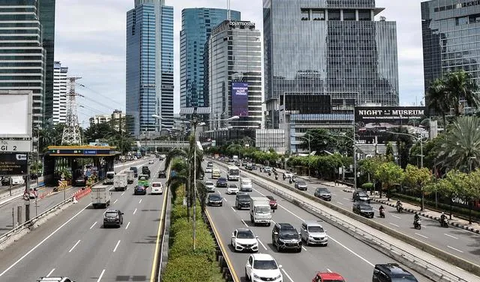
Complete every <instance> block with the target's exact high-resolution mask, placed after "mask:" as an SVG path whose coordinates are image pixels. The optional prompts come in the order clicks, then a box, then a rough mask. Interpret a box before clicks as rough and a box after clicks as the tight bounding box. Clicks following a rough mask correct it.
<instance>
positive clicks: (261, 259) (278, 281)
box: [245, 254, 283, 282]
mask: <svg viewBox="0 0 480 282" xmlns="http://www.w3.org/2000/svg"><path fill="white" fill-rule="evenodd" d="M281 267H282V266H281V265H278V264H277V262H276V261H275V259H274V258H273V257H272V256H271V255H269V254H252V255H250V256H249V257H248V259H247V263H246V265H245V276H246V278H247V281H270V282H283V275H282V272H281V271H280V268H281ZM259 275H261V276H259ZM254 277H262V279H261V280H259V279H258V278H255V280H254Z"/></svg>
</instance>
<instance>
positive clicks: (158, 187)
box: [150, 182, 163, 195]
mask: <svg viewBox="0 0 480 282" xmlns="http://www.w3.org/2000/svg"><path fill="white" fill-rule="evenodd" d="M162 193H163V185H162V182H152V192H150V194H152V195H153V194H162Z"/></svg>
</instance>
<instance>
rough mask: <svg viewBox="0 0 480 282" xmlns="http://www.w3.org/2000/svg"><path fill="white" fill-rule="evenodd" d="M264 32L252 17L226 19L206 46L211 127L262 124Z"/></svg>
mask: <svg viewBox="0 0 480 282" xmlns="http://www.w3.org/2000/svg"><path fill="white" fill-rule="evenodd" d="M261 38H262V36H261V34H260V31H259V30H257V29H255V24H254V23H252V22H248V21H228V20H226V21H224V22H223V23H221V24H220V25H218V26H217V27H216V28H215V29H214V30H213V31H212V34H211V35H210V38H209V39H208V42H207V44H206V49H205V85H206V91H207V93H210V129H211V130H217V129H219V128H224V127H225V126H226V125H225V124H226V122H225V120H226V119H228V118H231V117H233V116H238V117H239V119H237V120H233V121H231V122H229V125H230V126H232V127H233V128H251V129H254V128H260V127H261V124H262V42H261V40H262V39H261Z"/></svg>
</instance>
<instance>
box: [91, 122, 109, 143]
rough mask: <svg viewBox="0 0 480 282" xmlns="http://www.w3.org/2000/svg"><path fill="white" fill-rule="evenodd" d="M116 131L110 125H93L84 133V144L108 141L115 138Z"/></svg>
mask: <svg viewBox="0 0 480 282" xmlns="http://www.w3.org/2000/svg"><path fill="white" fill-rule="evenodd" d="M115 133H116V132H115V130H114V129H113V127H112V125H111V124H110V123H106V122H104V123H98V124H91V125H90V126H89V127H88V128H87V129H86V130H85V131H84V143H89V142H95V140H103V141H107V140H108V139H109V138H111V137H113V136H115Z"/></svg>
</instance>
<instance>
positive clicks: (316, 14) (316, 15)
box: [312, 10, 325, 21]
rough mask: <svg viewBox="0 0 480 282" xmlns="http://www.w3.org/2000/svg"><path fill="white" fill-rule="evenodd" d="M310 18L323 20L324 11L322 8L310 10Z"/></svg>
mask: <svg viewBox="0 0 480 282" xmlns="http://www.w3.org/2000/svg"><path fill="white" fill-rule="evenodd" d="M312 19H313V20H314V21H324V20H325V11H324V10H312Z"/></svg>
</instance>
